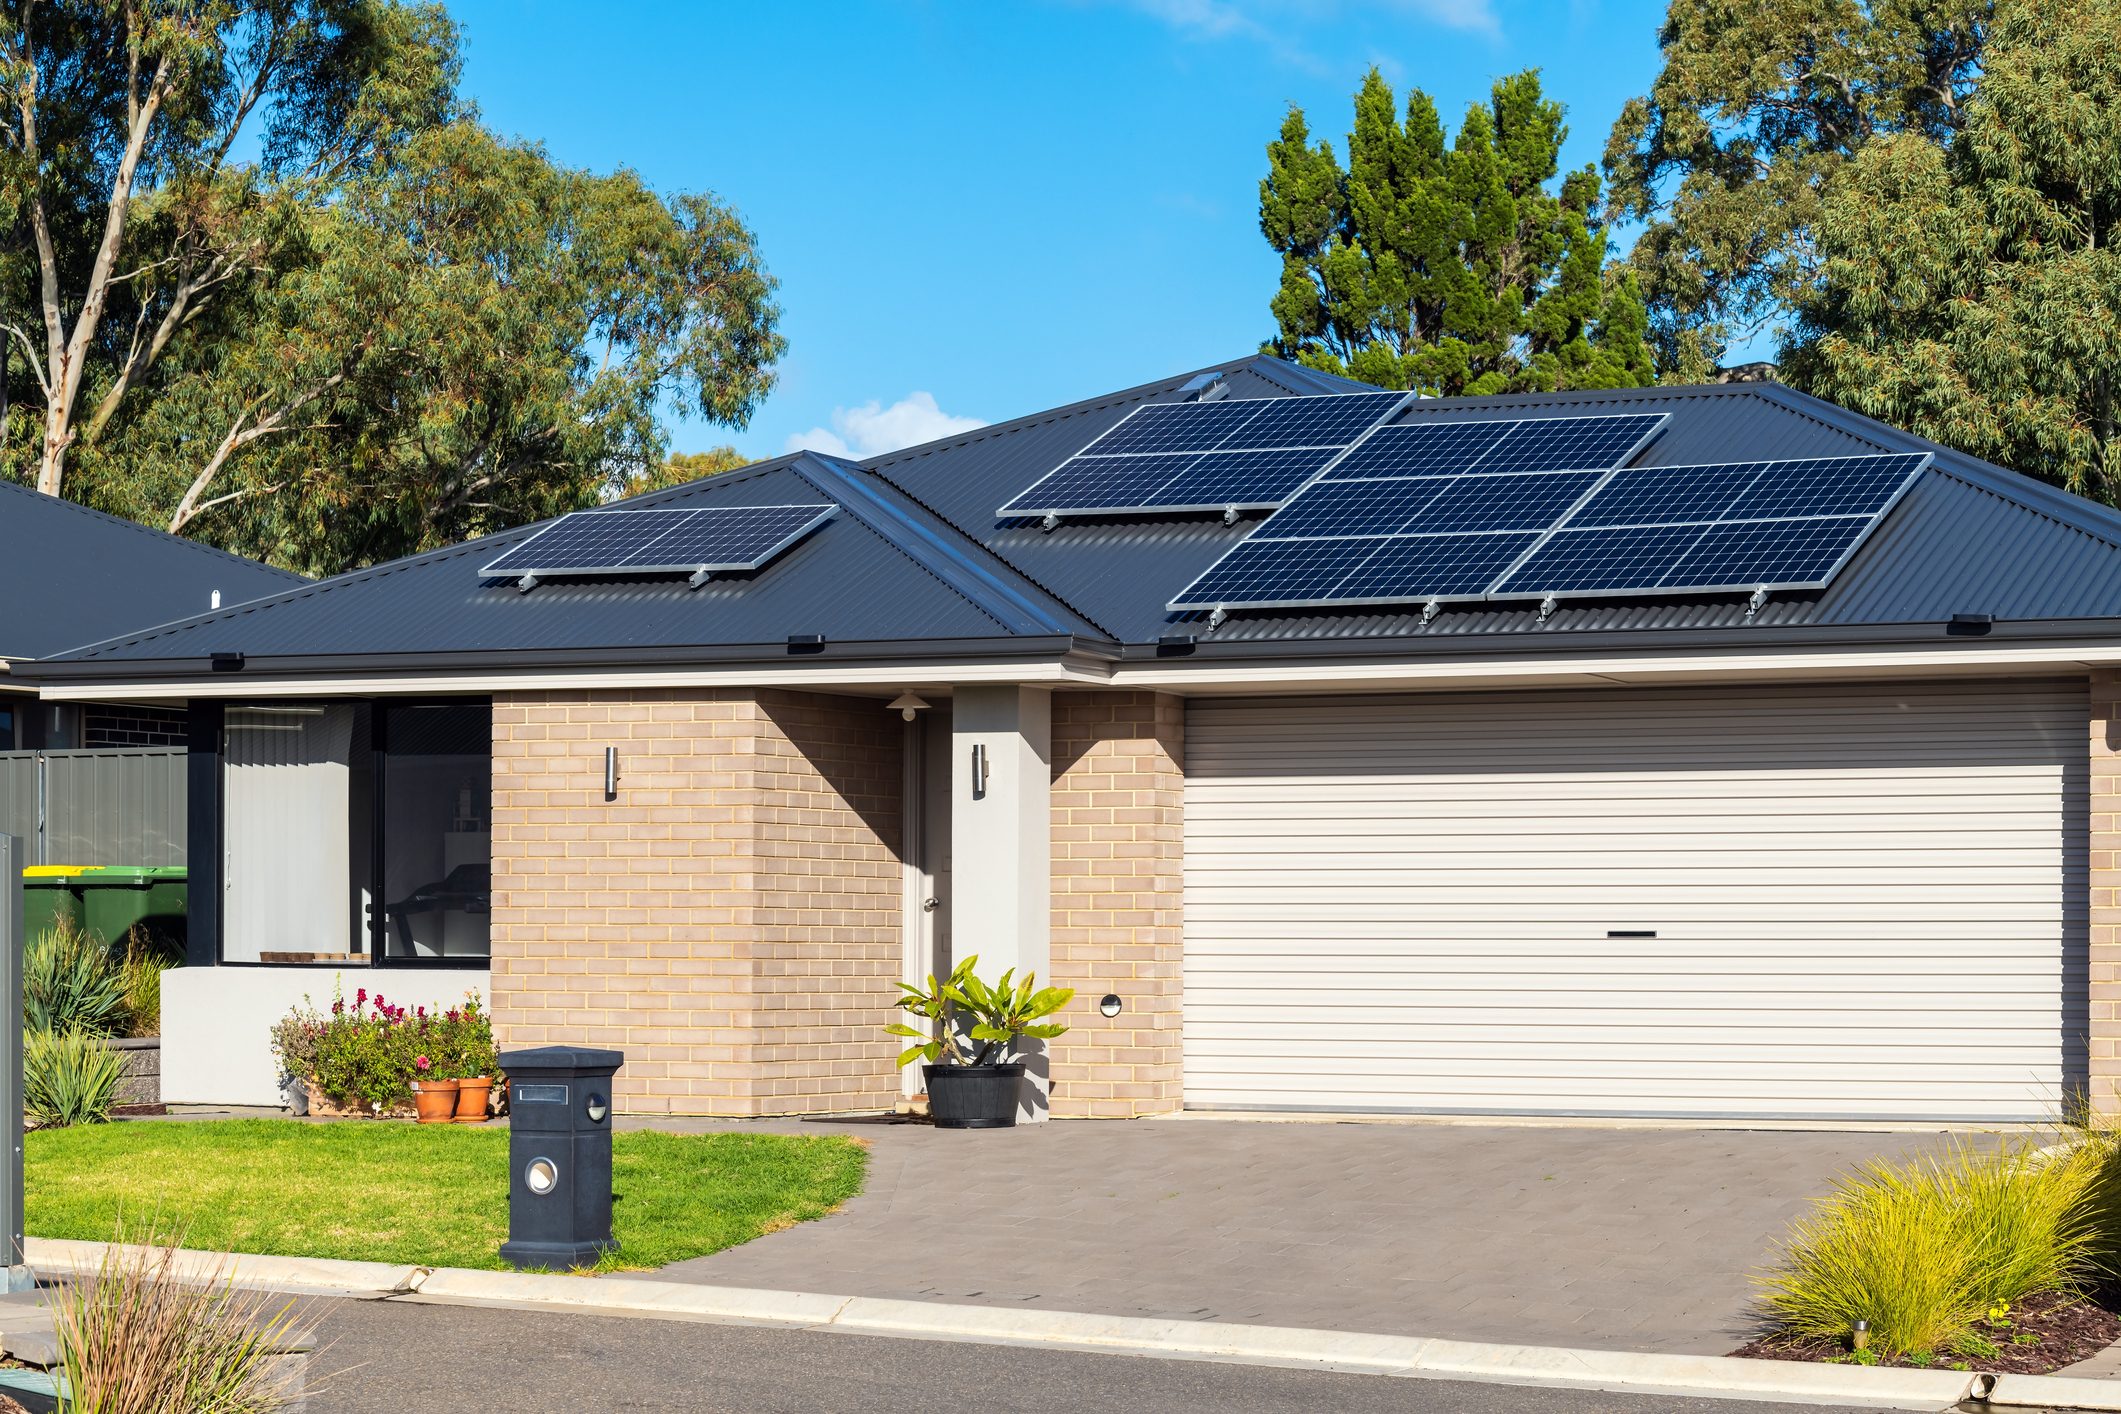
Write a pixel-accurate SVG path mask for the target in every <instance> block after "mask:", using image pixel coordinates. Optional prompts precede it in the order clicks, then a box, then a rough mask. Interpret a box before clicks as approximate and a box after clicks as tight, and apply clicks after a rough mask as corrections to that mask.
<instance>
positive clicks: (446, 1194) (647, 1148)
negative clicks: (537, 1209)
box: [23, 1119, 867, 1408]
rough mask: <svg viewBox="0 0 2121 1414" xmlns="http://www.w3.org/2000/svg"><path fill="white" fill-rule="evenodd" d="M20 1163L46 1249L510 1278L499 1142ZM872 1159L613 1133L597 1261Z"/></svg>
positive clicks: (644, 1254)
mask: <svg viewBox="0 0 2121 1414" xmlns="http://www.w3.org/2000/svg"><path fill="white" fill-rule="evenodd" d="M23 1159H24V1173H25V1178H24V1191H25V1204H24V1207H25V1212H26V1216H27V1226H28V1230H29V1231H30V1232H32V1233H35V1234H36V1235H37V1236H39V1237H65V1238H80V1239H83V1240H89V1241H108V1240H109V1239H110V1236H111V1230H112V1228H113V1227H114V1225H116V1224H117V1223H118V1222H119V1221H120V1220H121V1219H122V1218H123V1216H124V1215H125V1214H126V1213H138V1212H154V1213H159V1214H162V1215H164V1216H165V1217H166V1219H167V1220H168V1221H170V1222H172V1223H176V1224H179V1225H181V1227H182V1230H183V1232H184V1235H185V1241H186V1243H187V1245H189V1246H193V1247H200V1248H205V1249H208V1250H210V1251H219V1252H263V1253H271V1254H275V1255H285V1256H291V1257H339V1258H345V1259H348V1260H353V1261H370V1262H397V1263H417V1264H420V1265H422V1266H451V1267H476V1268H480V1269H495V1268H501V1267H504V1266H505V1265H506V1264H505V1263H503V1262H502V1261H501V1259H500V1254H499V1251H498V1248H499V1246H500V1243H501V1240H502V1239H503V1238H505V1237H506V1236H507V1235H508V1132H507V1130H505V1129H499V1128H488V1127H484V1126H467V1125H412V1124H360V1123H357V1122H353V1121H346V1122H342V1123H334V1124H298V1123H293V1122H291V1121H288V1120H281V1119H249V1120H207V1121H201V1122H199V1123H195V1124H118V1125H103V1126H100V1127H98V1128H94V1129H68V1130H56V1131H45V1130H39V1131H37V1132H35V1133H33V1134H31V1135H30V1136H29V1137H28V1139H27V1141H26V1142H25V1144H24V1146H23ZM866 1163H867V1152H866V1150H865V1149H864V1148H863V1147H862V1145H861V1143H860V1142H859V1141H858V1140H854V1139H849V1138H846V1137H843V1136H840V1135H825V1134H819V1135H800V1136H798V1135H786V1134H659V1133H650V1132H645V1131H639V1130H632V1131H624V1132H621V1133H618V1134H615V1135H613V1136H612V1187H613V1189H614V1190H615V1191H616V1192H617V1193H619V1194H620V1195H621V1199H622V1201H621V1202H619V1203H618V1204H617V1206H616V1207H615V1208H614V1209H613V1214H612V1218H613V1222H612V1231H613V1234H614V1235H615V1236H616V1237H617V1238H618V1240H619V1250H618V1251H617V1252H616V1253H615V1254H613V1255H611V1256H610V1257H607V1258H606V1259H605V1260H604V1262H603V1263H602V1264H601V1265H602V1267H603V1268H604V1269H606V1270H634V1269H641V1268H654V1267H660V1266H664V1265H667V1264H668V1263H671V1262H678V1261H683V1260H684V1259H686V1258H688V1257H701V1256H705V1255H707V1254H708V1253H710V1252H718V1251H721V1250H722V1249H723V1248H725V1247H732V1246H734V1245H736V1244H737V1243H740V1242H748V1241H750V1240H751V1239H752V1238H754V1237H758V1236H761V1235H762V1234H765V1233H769V1232H777V1231H779V1230H780V1229H782V1228H785V1227H788V1226H790V1225H791V1224H793V1223H798V1222H807V1221H809V1220H811V1219H813V1218H820V1217H823V1216H825V1215H826V1214H827V1213H830V1212H832V1211H834V1210H835V1209H836V1208H838V1207H839V1206H840V1205H841V1204H842V1203H845V1202H846V1201H847V1200H848V1199H850V1198H852V1197H853V1196H854V1195H855V1194H856V1193H857V1192H859V1191H860V1190H861V1186H862V1176H863V1171H864V1168H865V1165H866ZM320 1215H328V1218H324V1219H323V1220H320ZM168 1407H170V1408H179V1407H181V1406H168Z"/></svg>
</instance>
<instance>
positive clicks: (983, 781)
mask: <svg viewBox="0 0 2121 1414" xmlns="http://www.w3.org/2000/svg"><path fill="white" fill-rule="evenodd" d="M986 794H987V748H986V745H985V744H984V743H981V744H979V745H975V746H974V747H973V748H972V798H973V799H974V800H982V799H985V797H986Z"/></svg>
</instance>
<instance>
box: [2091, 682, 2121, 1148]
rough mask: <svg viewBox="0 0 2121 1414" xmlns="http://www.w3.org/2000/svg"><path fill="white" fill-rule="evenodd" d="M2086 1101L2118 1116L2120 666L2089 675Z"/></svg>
mask: <svg viewBox="0 0 2121 1414" xmlns="http://www.w3.org/2000/svg"><path fill="white" fill-rule="evenodd" d="M2091 702H2092V710H2091V743H2090V746H2091V810H2090V815H2091V848H2090V854H2091V949H2090V950H2091V957H2090V962H2091V1025H2090V1031H2091V1035H2090V1042H2091V1067H2090V1069H2091V1075H2090V1080H2091V1096H2090V1099H2091V1104H2092V1108H2094V1109H2095V1110H2097V1111H2098V1112H2099V1113H2101V1114H2106V1115H2121V671H2117V670H2115V669H2112V668H2101V669H2097V670H2095V671H2094V672H2093V673H2092V675H2091Z"/></svg>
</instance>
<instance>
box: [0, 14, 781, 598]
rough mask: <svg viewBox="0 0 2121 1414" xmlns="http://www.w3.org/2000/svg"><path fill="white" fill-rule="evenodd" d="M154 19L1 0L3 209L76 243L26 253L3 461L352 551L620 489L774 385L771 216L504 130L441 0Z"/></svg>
mask: <svg viewBox="0 0 2121 1414" xmlns="http://www.w3.org/2000/svg"><path fill="white" fill-rule="evenodd" d="M142 12H143V13H144V14H146V15H147V16H148V19H147V21H146V22H145V23H144V24H143V25H141V26H137V27H129V26H128V24H127V22H126V14H127V13H128V11H127V10H125V9H123V8H121V7H112V6H105V5H103V4H101V3H98V2H97V0H57V2H56V3H48V4H42V5H39V6H37V7H35V8H34V9H28V8H25V9H24V10H22V11H21V13H20V14H19V15H18V14H17V13H15V12H13V11H10V12H8V13H7V14H4V15H0V83H4V84H5V85H6V86H7V87H8V88H9V89H10V90H11V96H12V97H14V98H15V99H16V100H17V101H15V102H11V103H9V104H8V105H7V106H6V109H5V111H4V112H0V128H4V125H5V124H6V123H8V122H9V121H12V123H13V129H12V131H10V132H8V134H7V138H0V169H4V170H0V177H4V178H5V180H0V193H4V195H0V226H4V227H5V228H7V229H11V230H20V231H25V232H27V231H31V230H37V231H41V232H44V233H46V234H48V236H49V240H48V241H46V240H43V239H42V238H41V237H40V239H39V240H37V241H29V240H26V239H25V240H22V241H14V242H7V243H4V247H0V326H5V327H4V328H0V336H4V338H5V352H4V353H0V374H4V375H5V376H4V377H0V386H4V387H5V388H6V389H8V390H9V393H8V395H7V396H11V397H12V398H13V400H14V401H13V411H12V413H0V476H10V477H12V478H13V479H17V480H34V481H35V482H36V483H37V484H39V485H40V486H42V487H43V488H44V489H46V490H48V491H51V492H53V493H55V494H59V493H63V494H66V495H68V496H70V497H72V498H74V499H77V500H83V501H86V502H88V503H90V504H93V505H96V506H97V507H99V508H100V509H104V510H110V511H114V512H117V513H119V514H122V515H128V516H131V517H133V518H135V519H138V520H142V521H145V522H148V523H151V524H158V525H163V526H166V527H168V528H171V529H174V530H178V531H180V532H182V533H186V534H191V535H196V536H199V537H201V538H204V539H208V540H211V541H213V542H214V543H216V544H220V545H223V546H225V547H227V548H230V549H234V550H237V551H239V552H241V553H244V554H247V555H251V556H255V557H261V558H270V559H272V560H273V561H275V562H277V563H281V564H285V565H288V566H291V567H293V568H297V569H302V570H306V571H310V572H313V573H322V572H330V571H336V570H339V569H344V568H349V567H353V566H356V565H360V564H364V563H369V562H372V561H375V560H379V559H384V558H388V557H391V556H395V555H401V554H406V553H410V552H413V551H417V550H421V549H428V548H433V547H436V546H439V545H443V544H447V543H452V542H454V541H457V540H460V539H463V538H466V537H469V536H472V535H477V534H482V533H485V532H487V531H491V530H495V529H500V528H504V527H507V526H510V525H515V524H519V523H521V522H523V521H525V520H528V519H532V518H535V517H539V516H545V515H550V514H554V513H557V512H560V511H565V510H570V509H574V508H577V507H580V506H585V505H591V504H594V503H595V502H596V501H597V500H598V499H599V498H600V497H602V496H605V495H608V494H610V493H611V492H612V491H613V490H614V489H616V488H618V487H620V486H622V485H624V484H625V483H626V482H627V481H628V480H629V479H630V478H633V477H635V476H640V475H654V474H656V473H657V472H658V471H659V470H660V469H661V468H662V466H663V464H664V457H663V450H664V437H663V432H662V429H661V426H660V424H659V421H658V415H657V414H658V409H659V408H674V409H676V410H677V411H678V412H679V413H680V415H689V416H699V417H703V418H705V419H708V420H710V421H714V422H719V423H724V424H727V425H731V426H741V425H743V424H744V423H745V422H746V421H747V420H748V419H749V417H750V416H751V414H752V412H753V411H754V410H755V409H756V407H757V406H758V404H759V401H760V400H761V399H762V398H763V397H764V396H765V394H766V392H767V390H768V389H769V388H770V387H771V386H772V383H773V372H772V367H773V364H774V363H775V361H776V360H777V359H778V358H779V357H780V354H781V351H782V348H783V341H782V339H781V338H780V336H779V335H778V333H776V332H775V326H776V323H777V321H778V316H779V312H778V310H777V308H776V307H775V305H774V303H773V297H772V296H773V290H774V281H773V280H772V278H771V277H770V276H769V275H768V274H767V273H766V271H765V269H764V268H763V265H762V264H761V262H760V260H759V256H758V250H757V245H756V241H755V239H754V238H753V235H752V233H751V231H750V230H749V229H748V228H747V227H746V226H745V225H744V224H743V222H742V221H741V219H740V218H739V217H738V216H737V215H736V214H735V213H734V212H733V211H732V210H731V209H730V208H728V207H727V206H726V205H723V204H722V203H720V202H719V201H717V200H716V199H715V198H713V197H711V196H708V195H704V194H676V195H670V196H664V195H659V194H657V193H656V192H653V191H651V190H650V189H649V188H648V187H647V186H646V185H645V184H644V183H643V182H642V181H641V179H640V177H639V176H638V175H637V174H635V173H633V172H630V171H627V170H624V169H621V170H619V171H617V172H614V173H611V174H608V175H604V174H597V173H592V172H586V171H581V170H577V169H572V168H568V167H565V166H562V165H560V164H558V163H556V162H554V161H553V160H552V158H551V157H550V156H549V154H547V153H546V152H545V151H544V150H543V149H542V148H539V147H537V146H535V145H532V144H526V143H520V142H507V141H503V140H502V139H500V138H498V137H496V136H495V135H494V134H492V133H491V132H489V131H488V130H487V129H485V128H484V127H483V126H481V124H480V123H479V121H478V118H477V114H476V113H475V111H473V110H471V109H470V108H469V107H467V106H466V105H464V104H462V103H460V102H459V101H458V99H457V97H456V93H455V87H456V82H457V78H458V69H459V65H458V59H457V54H456V31H455V28H454V26H453V25H452V23H451V22H450V20H449V18H448V16H447V15H446V14H445V13H444V12H443V11H442V9H441V7H440V6H430V5H416V4H406V3H400V0H287V3H279V0H275V3H273V4H270V5H268V4H265V3H263V0H218V3H215V4H210V5H188V4H187V5H179V4H176V3H174V0H156V2H155V3H149V4H147V5H145V6H144V7H143V8H142ZM85 55H96V56H98V57H97V58H96V59H95V60H93V61H91V60H89V59H86V58H84V57H83V56H85ZM135 58H137V59H138V61H139V64H140V66H141V67H140V68H139V77H138V80H137V85H136V86H135V87H134V88H133V89H131V90H130V91H129V90H128V74H130V73H131V72H132V68H131V65H132V62H133V60H134V59H135ZM165 58H167V59H168V60H169V66H168V67H167V68H164V67H160V66H161V64H162V61H163V60H164V59H165ZM129 100H130V101H129ZM150 100H152V101H150ZM32 120H34V122H33V123H32ZM245 133H254V134H256V135H257V136H258V137H259V138H260V139H261V140H262V146H261V147H260V149H259V152H260V155H259V157H258V158H257V160H254V161H247V160H241V159H240V158H239V157H238V156H232V155H231V154H232V153H234V154H241V153H245V152H248V151H250V150H252V149H251V147H250V145H249V144H246V143H244V142H238V141H236V138H237V137H238V135H239V134H245ZM33 137H34V138H36V139H38V140H35V141H33V140H32V138H33ZM9 138H11V139H12V141H9V140H8V139H9ZM129 138H137V139H138V140H139V141H140V142H142V143H143V144H144V150H145V152H146V153H147V154H148V155H147V158H146V160H144V161H143V162H142V163H141V164H140V166H139V168H138V170H137V173H136V174H134V175H133V176H132V177H128V169H126V167H125V164H124V162H123V160H122V159H123V156H124V151H125V148H126V144H127V142H128V140H129ZM128 181H131V182H132V185H130V186H127V185H126V183H127V182H128ZM110 211H116V212H118V213H119V219H118V220H117V222H116V224H115V225H114V226H110V227H109V229H111V230H114V231H115V232H116V233H117V237H118V239H117V241H116V243H115V244H114V245H108V244H105V243H104V237H105V231H106V226H107V223H106V220H105V216H106V214H107V213H108V212H110ZM106 256H108V257H109V258H110V260H109V261H105V260H104V257H106ZM111 261H115V264H114V265H113V264H111V263H110V262H111ZM99 262H102V263H99ZM128 270H132V271H135V273H133V274H131V275H127V274H126V273H125V272H126V271H128ZM47 276H49V277H50V279H51V280H52V281H53V282H54V283H55V284H56V286H57V288H58V289H59V291H60V302H59V304H58V305H57V306H55V307H52V308H50V309H47V307H46V306H45V304H44V302H43V300H42V299H41V296H40V288H41V285H42V282H43V281H44V280H45V279H46V277H47ZM69 321H71V322H69ZM9 331H12V332H9ZM76 348H77V353H75V352H68V350H73V349H76ZM62 364H63V365H64V366H65V367H66V368H67V369H69V370H71V372H70V373H69V375H68V377H66V378H60V379H58V380H56V381H55V380H54V379H53V377H52V376H51V375H50V373H49V370H50V369H51V368H53V367H59V366H61V365H62ZM69 380H71V381H69ZM7 396H0V404H5V403H6V401H7Z"/></svg>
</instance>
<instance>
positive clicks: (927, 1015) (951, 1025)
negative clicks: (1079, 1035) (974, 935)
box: [885, 956, 1075, 1066]
mask: <svg viewBox="0 0 2121 1414" xmlns="http://www.w3.org/2000/svg"><path fill="white" fill-rule="evenodd" d="M978 966H979V958H978V957H977V956H973V957H968V958H966V959H965V960H964V961H963V962H960V963H959V964H958V965H957V966H956V968H954V969H953V970H952V971H951V973H950V975H949V977H947V978H945V979H944V980H943V981H941V982H937V981H936V980H935V977H934V976H933V974H931V975H930V976H929V978H928V981H927V984H926V985H925V986H919V987H916V986H914V985H913V984H912V983H911V982H901V983H899V987H900V989H901V990H902V991H904V992H905V994H906V995H904V996H902V997H900V998H899V999H898V1005H899V1009H900V1010H901V1011H904V1012H907V1013H909V1014H911V1015H913V1016H917V1017H920V1018H922V1019H923V1020H924V1021H926V1022H927V1023H928V1025H927V1026H925V1027H916V1026H911V1025H908V1024H907V1023H905V1022H898V1023H895V1024H894V1025H891V1026H888V1027H886V1028H885V1031H886V1033H887V1034H889V1035H892V1036H902V1037H907V1038H910V1039H911V1040H913V1041H914V1042H915V1043H916V1044H914V1045H911V1046H908V1047H907V1048H906V1049H905V1051H904V1052H902V1053H901V1054H900V1055H899V1058H898V1063H899V1064H900V1065H902V1066H903V1065H909V1064H911V1063H912V1062H913V1061H915V1060H922V1061H925V1062H927V1063H928V1064H929V1065H1006V1064H1008V1063H1009V1062H1010V1061H1011V1060H1012V1059H1014V1058H1015V1049H1016V1043H1017V1042H1018V1041H1019V1040H1021V1039H1022V1038H1024V1037H1026V1036H1029V1037H1032V1038H1034V1039H1036V1040H1041V1041H1049V1040H1051V1039H1053V1038H1054V1037H1055V1036H1058V1035H1061V1034H1062V1033H1063V1032H1065V1031H1067V1029H1068V1028H1067V1027H1066V1026H1064V1025H1062V1024H1061V1023H1059V1022H1048V1021H1046V1020H1045V1018H1046V1017H1049V1016H1054V1015H1056V1014H1058V1013H1059V1012H1060V1011H1061V1009H1062V1008H1063V1007H1065V1006H1067V1005H1068V1003H1069V1002H1070V1001H1072V1000H1074V998H1075V989H1074V988H1072V987H1040V986H1039V985H1038V976H1037V974H1036V973H1030V972H1027V973H1025V974H1024V977H1023V980H1022V981H1020V982H1019V981H1017V980H1016V970H1015V969H1014V968H1011V969H1010V970H1009V971H1007V972H1004V973H1003V974H1002V975H1001V978H1000V980H999V981H996V982H993V983H987V982H983V981H981V980H980V979H979V977H978V976H977V975H976V973H975V972H974V969H975V968H977V967H978Z"/></svg>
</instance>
